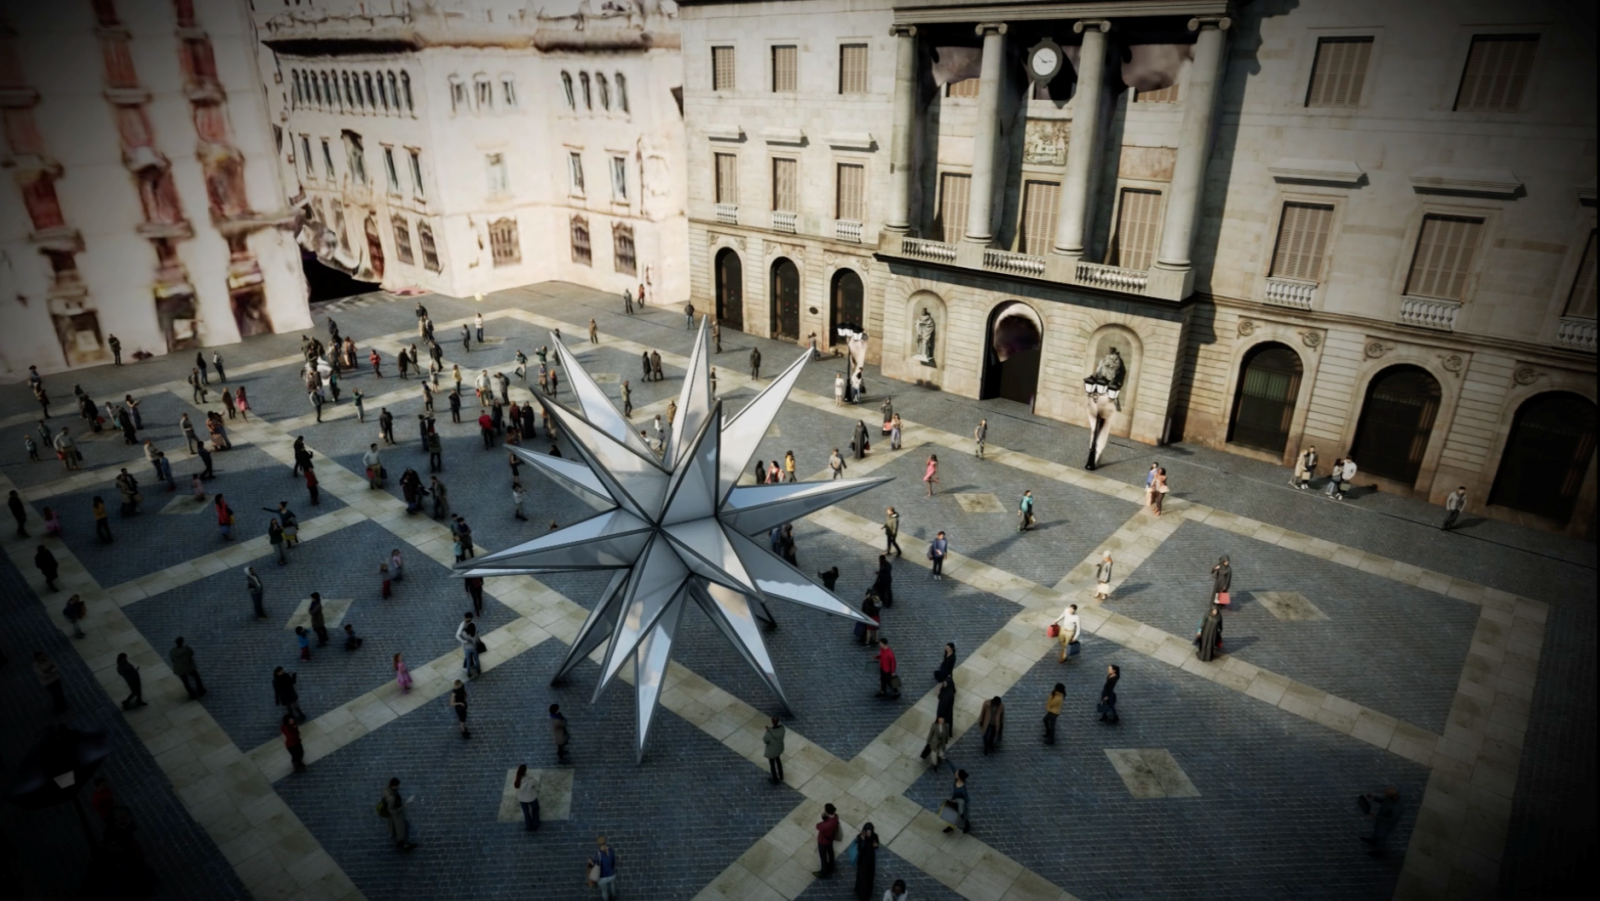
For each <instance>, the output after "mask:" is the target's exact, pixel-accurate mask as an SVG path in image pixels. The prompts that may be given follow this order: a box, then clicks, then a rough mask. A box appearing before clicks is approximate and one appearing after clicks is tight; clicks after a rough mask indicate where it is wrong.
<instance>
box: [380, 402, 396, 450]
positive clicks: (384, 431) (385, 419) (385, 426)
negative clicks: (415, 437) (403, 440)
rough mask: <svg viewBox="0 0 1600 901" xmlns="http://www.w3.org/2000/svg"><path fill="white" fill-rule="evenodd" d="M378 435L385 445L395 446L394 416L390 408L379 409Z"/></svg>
mask: <svg viewBox="0 0 1600 901" xmlns="http://www.w3.org/2000/svg"><path fill="white" fill-rule="evenodd" d="M378 434H379V435H380V436H382V438H383V443H384V444H388V445H391V446H392V445H393V444H394V443H395V441H394V414H393V413H390V412H389V408H388V407H380V408H379V409H378Z"/></svg>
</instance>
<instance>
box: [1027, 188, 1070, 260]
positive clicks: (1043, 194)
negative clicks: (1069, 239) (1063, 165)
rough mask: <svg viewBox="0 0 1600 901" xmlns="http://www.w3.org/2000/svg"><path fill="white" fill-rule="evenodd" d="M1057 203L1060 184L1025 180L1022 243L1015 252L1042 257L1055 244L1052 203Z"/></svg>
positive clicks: (1054, 204) (1059, 198) (1054, 219)
mask: <svg viewBox="0 0 1600 901" xmlns="http://www.w3.org/2000/svg"><path fill="white" fill-rule="evenodd" d="M1060 201H1061V184H1060V183H1059V182H1053V181H1029V182H1024V183H1023V185H1022V227H1021V228H1019V229H1017V231H1018V232H1020V233H1021V236H1022V240H1021V241H1020V242H1019V249H1020V250H1021V251H1022V252H1023V253H1026V254H1032V255H1033V256H1044V255H1045V254H1048V253H1049V252H1050V248H1051V247H1052V246H1053V245H1054V244H1055V242H1056V204H1058V203H1060Z"/></svg>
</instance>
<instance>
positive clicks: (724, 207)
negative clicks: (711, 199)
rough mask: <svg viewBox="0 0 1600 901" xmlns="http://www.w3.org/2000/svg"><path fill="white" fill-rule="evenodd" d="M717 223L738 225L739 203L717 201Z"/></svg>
mask: <svg viewBox="0 0 1600 901" xmlns="http://www.w3.org/2000/svg"><path fill="white" fill-rule="evenodd" d="M717 224H719V225H738V224H739V205H738V204H736V203H719V204H717Z"/></svg>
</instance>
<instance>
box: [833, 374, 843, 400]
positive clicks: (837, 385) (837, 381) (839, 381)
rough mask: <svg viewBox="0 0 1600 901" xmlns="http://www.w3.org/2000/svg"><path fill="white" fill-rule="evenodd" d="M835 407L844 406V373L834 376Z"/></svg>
mask: <svg viewBox="0 0 1600 901" xmlns="http://www.w3.org/2000/svg"><path fill="white" fill-rule="evenodd" d="M833 405H834V406H835V407H842V406H844V373H842V372H835V373H834V374H833Z"/></svg>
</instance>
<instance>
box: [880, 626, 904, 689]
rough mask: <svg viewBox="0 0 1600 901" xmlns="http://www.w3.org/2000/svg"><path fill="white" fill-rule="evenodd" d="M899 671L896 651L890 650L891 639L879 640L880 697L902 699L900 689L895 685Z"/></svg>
mask: <svg viewBox="0 0 1600 901" xmlns="http://www.w3.org/2000/svg"><path fill="white" fill-rule="evenodd" d="M897 669H898V666H897V664H896V663H895V659H894V651H891V650H889V639H887V638H880V639H878V695H877V696H878V697H880V698H881V697H884V696H885V695H888V696H889V697H891V698H899V697H900V689H899V688H898V687H896V686H895V684H894V682H895V672H896V670H897Z"/></svg>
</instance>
